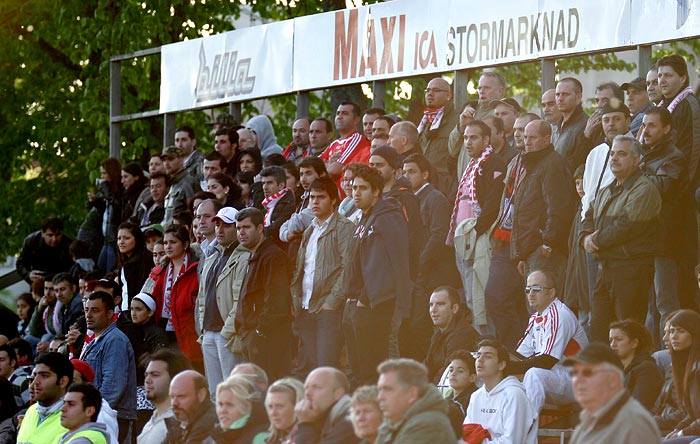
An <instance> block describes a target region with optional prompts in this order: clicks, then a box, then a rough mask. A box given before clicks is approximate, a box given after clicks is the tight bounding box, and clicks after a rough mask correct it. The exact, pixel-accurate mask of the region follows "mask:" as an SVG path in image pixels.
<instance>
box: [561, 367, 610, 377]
mask: <svg viewBox="0 0 700 444" xmlns="http://www.w3.org/2000/svg"><path fill="white" fill-rule="evenodd" d="M611 371H613V370H612V369H609V368H599V369H597V370H594V369H592V368H582V369H579V370H576V369H573V368H572V369H571V370H569V376H571V377H572V378H573V377H577V378H590V377H591V376H593V375H596V374H598V373H604V372H611Z"/></svg>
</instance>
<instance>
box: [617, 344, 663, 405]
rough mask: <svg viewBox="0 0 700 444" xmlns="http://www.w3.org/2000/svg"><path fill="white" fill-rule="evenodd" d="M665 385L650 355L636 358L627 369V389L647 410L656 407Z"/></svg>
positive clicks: (645, 354)
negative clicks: (655, 403) (657, 399)
mask: <svg viewBox="0 0 700 444" xmlns="http://www.w3.org/2000/svg"><path fill="white" fill-rule="evenodd" d="M663 385H664V377H663V374H662V373H661V369H660V368H659V366H658V365H656V361H654V358H652V357H651V355H650V354H648V353H641V354H639V355H637V356H635V357H634V359H633V360H632V362H631V363H630V365H628V366H627V368H625V388H627V391H628V392H630V395H632V396H633V397H634V398H635V399H636V400H637V401H639V402H640V403H641V404H642V405H643V406H644V407H646V409H647V410H651V409H652V408H653V407H654V402H656V398H658V396H659V393H661V387H662V386H663Z"/></svg>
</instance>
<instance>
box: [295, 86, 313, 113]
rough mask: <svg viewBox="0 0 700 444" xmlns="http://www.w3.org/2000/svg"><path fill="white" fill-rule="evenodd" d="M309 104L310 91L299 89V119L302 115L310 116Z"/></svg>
mask: <svg viewBox="0 0 700 444" xmlns="http://www.w3.org/2000/svg"><path fill="white" fill-rule="evenodd" d="M309 104H310V96H309V92H308V91H299V92H298V93H297V119H299V118H301V117H309Z"/></svg>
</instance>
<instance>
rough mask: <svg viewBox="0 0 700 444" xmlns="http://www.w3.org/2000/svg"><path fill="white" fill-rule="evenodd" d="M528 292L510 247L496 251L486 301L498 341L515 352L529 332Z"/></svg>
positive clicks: (501, 246)
mask: <svg viewBox="0 0 700 444" xmlns="http://www.w3.org/2000/svg"><path fill="white" fill-rule="evenodd" d="M524 291H525V287H524V283H523V277H522V276H521V275H520V272H519V271H518V264H517V263H516V262H515V261H513V260H511V258H510V249H509V246H508V244H507V243H503V244H502V245H499V246H498V247H497V248H495V249H494V250H493V257H492V258H491V266H490V268H489V279H488V281H487V282H486V288H485V289H484V299H485V302H486V313H487V314H488V316H489V319H491V320H492V321H493V325H494V327H495V329H496V334H497V336H498V339H499V340H500V341H501V343H502V344H503V345H504V346H505V347H506V348H507V349H508V350H514V349H515V346H516V345H517V344H518V341H519V340H520V337H521V336H522V334H523V332H524V331H525V324H526V322H527V317H528V316H527V307H526V305H525V300H526V298H525V293H524Z"/></svg>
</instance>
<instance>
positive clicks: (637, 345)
mask: <svg viewBox="0 0 700 444" xmlns="http://www.w3.org/2000/svg"><path fill="white" fill-rule="evenodd" d="M609 338H610V348H612V350H613V351H614V352H615V354H616V355H617V356H618V357H619V358H620V361H622V366H623V367H624V371H625V388H626V389H627V391H628V392H630V394H631V395H632V396H634V398H635V399H637V401H639V402H641V403H642V405H643V406H644V407H646V409H647V410H651V408H652V407H654V402H656V398H658V396H659V393H660V392H661V387H662V386H663V384H664V377H663V374H662V373H661V369H660V368H659V366H658V365H656V361H654V358H652V357H651V354H650V353H651V334H650V333H649V331H648V330H647V329H646V328H645V327H644V326H643V325H642V324H640V323H639V322H638V321H635V320H633V319H625V320H623V321H616V322H613V323H612V324H610V334H609Z"/></svg>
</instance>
